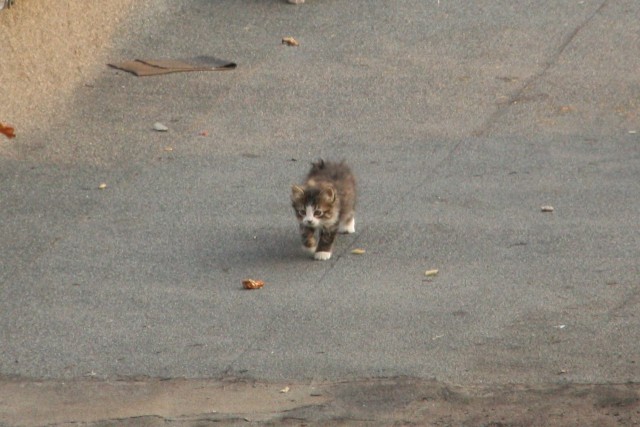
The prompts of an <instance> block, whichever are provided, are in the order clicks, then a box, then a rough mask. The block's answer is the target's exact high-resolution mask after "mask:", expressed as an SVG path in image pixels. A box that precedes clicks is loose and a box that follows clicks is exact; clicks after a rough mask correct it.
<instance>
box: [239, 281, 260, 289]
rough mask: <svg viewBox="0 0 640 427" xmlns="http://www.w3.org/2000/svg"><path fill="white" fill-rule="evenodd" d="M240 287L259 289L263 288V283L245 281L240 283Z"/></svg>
mask: <svg viewBox="0 0 640 427" xmlns="http://www.w3.org/2000/svg"><path fill="white" fill-rule="evenodd" d="M242 285H243V286H244V288H245V289H260V288H261V287H263V286H264V282H263V281H262V280H255V279H245V280H243V281H242Z"/></svg>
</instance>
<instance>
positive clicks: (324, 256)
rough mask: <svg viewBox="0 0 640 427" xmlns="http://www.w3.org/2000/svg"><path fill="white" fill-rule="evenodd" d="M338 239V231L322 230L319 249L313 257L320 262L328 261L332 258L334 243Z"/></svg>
mask: <svg viewBox="0 0 640 427" xmlns="http://www.w3.org/2000/svg"><path fill="white" fill-rule="evenodd" d="M335 238H336V230H335V229H332V230H326V229H324V228H322V229H320V242H318V248H317V249H316V253H315V255H314V256H313V257H314V258H315V259H317V260H319V261H326V260H328V259H329V258H331V248H332V247H333V241H334V240H335Z"/></svg>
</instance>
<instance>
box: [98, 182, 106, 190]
mask: <svg viewBox="0 0 640 427" xmlns="http://www.w3.org/2000/svg"><path fill="white" fill-rule="evenodd" d="M105 188H107V183H106V182H101V183H100V185H98V190H104V189H105Z"/></svg>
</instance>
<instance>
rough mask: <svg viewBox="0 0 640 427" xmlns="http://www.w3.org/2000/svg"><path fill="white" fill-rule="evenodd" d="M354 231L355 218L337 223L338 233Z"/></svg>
mask: <svg viewBox="0 0 640 427" xmlns="http://www.w3.org/2000/svg"><path fill="white" fill-rule="evenodd" d="M355 232H356V219H355V218H351V219H350V220H349V221H347V222H346V223H344V224H343V223H340V225H338V233H346V234H351V233H355Z"/></svg>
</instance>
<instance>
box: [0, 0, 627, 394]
mask: <svg viewBox="0 0 640 427" xmlns="http://www.w3.org/2000/svg"><path fill="white" fill-rule="evenodd" d="M150 4H151V9H150V12H149V11H147V12H145V14H144V16H132V17H131V20H130V22H128V23H126V24H125V25H124V26H123V28H122V31H121V33H120V35H119V36H118V39H117V40H116V42H117V43H116V48H115V49H114V50H113V52H112V53H111V59H112V61H114V62H115V61H121V60H127V59H134V58H154V57H169V58H182V57H190V56H197V55H214V56H218V57H221V58H225V59H229V60H232V61H234V62H237V63H238V68H237V69H236V70H234V71H228V72H202V73H179V74H172V75H166V76H161V77H148V78H137V77H135V76H133V75H130V74H127V73H124V72H120V71H117V70H114V69H110V68H107V67H106V66H105V67H104V69H103V71H101V73H100V74H99V75H98V76H96V78H95V80H92V81H91V82H87V84H85V85H84V86H82V87H80V88H78V89H77V91H76V93H75V95H74V98H73V109H72V111H71V112H70V113H69V114H64V115H61V116H60V117H59V120H56V123H55V124H54V125H53V126H52V127H51V128H49V129H46V130H42V131H39V132H33V133H31V134H26V135H25V134H23V135H21V136H20V137H19V138H16V139H15V140H12V141H11V142H7V141H5V140H3V141H2V142H1V143H2V144H11V145H10V147H9V148H8V149H7V150H9V151H8V152H9V153H10V154H11V155H7V156H5V157H3V158H1V159H0V218H1V219H2V220H1V221H0V236H1V238H0V260H1V261H0V374H1V375H3V376H17V377H21V378H22V377H23V378H37V379H69V378H85V377H91V378H101V379H117V378H127V377H138V376H149V377H153V378H175V377H187V378H228V377H236V378H237V377H240V378H251V379H256V380H265V381H283V380H291V379H296V380H298V381H324V380H332V381H336V380H349V379H356V378H371V377H394V376H407V377H415V378H425V379H431V378H435V379H437V380H439V381H445V382H452V383H458V384H480V383H482V384H510V383H525V384H541V383H558V382H560V383H563V382H575V383H624V382H638V381H640V357H639V356H638V355H639V354H640V327H639V318H638V313H639V312H640V310H639V309H640V288H639V285H640V283H639V279H638V278H639V277H640V274H639V273H640V264H639V262H638V260H639V258H640V257H639V255H640V229H639V228H638V219H639V212H640V84H639V83H640V60H639V58H640V43H639V38H640V23H639V22H640V21H638V19H637V18H638V16H640V4H639V3H638V2H637V1H635V0H621V1H616V2H613V1H601V0H599V1H595V0H585V1H572V2H527V1H493V0H492V1H477V2H467V1H448V0H442V1H435V0H433V1H423V0H420V1H418V0H415V1H414V0H405V1H402V2H385V1H367V2H356V1H337V0H334V1H324V0H307V2H306V3H305V4H304V5H300V6H292V5H289V4H286V3H285V2H281V1H276V0H273V1H237V0H220V1H215V2H211V1H204V0H192V1H181V2H170V1H168V0H166V1H160V0H158V1H152V2H150ZM285 36H293V37H295V38H296V39H297V40H298V41H299V42H300V45H299V46H298V47H290V46H285V45H283V44H281V39H282V37H285ZM154 122H162V123H164V124H165V125H167V126H168V127H169V132H166V133H160V132H155V131H154V130H153V129H152V126H153V123H154ZM636 132H638V133H636ZM319 157H324V158H328V159H332V158H335V159H346V160H347V162H348V163H349V164H350V165H351V167H352V169H353V170H354V172H355V173H356V176H357V180H358V184H359V204H358V209H357V214H356V233H355V234H353V235H349V236H339V238H338V242H337V247H336V251H335V254H334V257H333V258H332V259H331V260H330V261H327V262H317V261H313V260H311V259H310V258H308V256H306V255H305V254H304V253H302V252H301V251H300V248H299V247H300V244H299V242H298V235H297V226H296V223H295V218H294V215H293V212H292V210H291V208H290V206H289V192H290V185H291V184H293V183H299V182H300V181H301V179H302V178H303V176H304V174H305V173H306V171H307V169H308V167H309V162H310V161H312V160H315V159H317V158H319ZM101 183H106V184H107V187H106V188H105V189H99V188H98V187H99V185H100V184H101ZM543 205H551V206H553V207H554V211H553V212H552V213H544V212H542V211H541V206H543ZM354 248H362V249H365V250H366V252H365V253H364V254H362V255H353V254H351V250H352V249H354ZM430 269H438V270H439V273H438V275H437V276H434V277H426V276H425V275H424V272H425V271H426V270H430ZM247 277H251V278H256V279H261V280H264V281H265V282H266V285H265V287H264V288H263V289H261V290H257V291H246V290H243V289H242V285H241V281H242V280H243V279H245V278H247Z"/></svg>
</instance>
